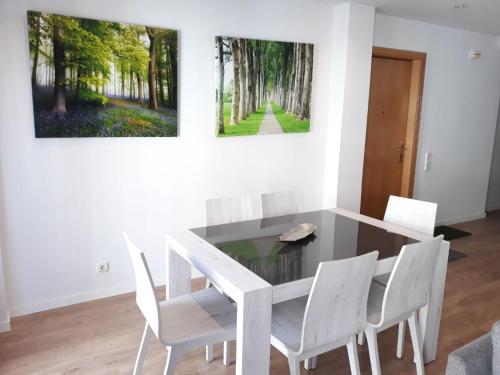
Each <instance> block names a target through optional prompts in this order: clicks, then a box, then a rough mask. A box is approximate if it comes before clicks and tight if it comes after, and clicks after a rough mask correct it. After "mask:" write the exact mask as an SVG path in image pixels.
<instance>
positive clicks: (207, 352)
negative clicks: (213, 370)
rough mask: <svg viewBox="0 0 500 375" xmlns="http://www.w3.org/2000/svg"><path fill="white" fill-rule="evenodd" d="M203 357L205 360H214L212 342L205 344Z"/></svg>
mask: <svg viewBox="0 0 500 375" xmlns="http://www.w3.org/2000/svg"><path fill="white" fill-rule="evenodd" d="M205 359H206V360H207V362H212V361H213V360H214V346H213V345H212V344H210V345H207V346H205Z"/></svg>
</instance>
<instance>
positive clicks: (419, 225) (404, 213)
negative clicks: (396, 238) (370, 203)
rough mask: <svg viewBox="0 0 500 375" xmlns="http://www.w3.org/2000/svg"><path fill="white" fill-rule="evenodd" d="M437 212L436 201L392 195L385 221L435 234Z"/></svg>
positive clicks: (386, 210) (431, 234) (430, 234)
mask: <svg viewBox="0 0 500 375" xmlns="http://www.w3.org/2000/svg"><path fill="white" fill-rule="evenodd" d="M436 213H437V204H436V203H431V202H425V201H419V200H416V199H410V198H403V197H396V196H394V195H391V196H390V197H389V202H388V203H387V207H386V209H385V215H384V221H386V222H388V223H391V224H396V225H399V226H401V227H406V228H410V229H412V230H415V231H417V232H421V233H425V234H428V235H429V236H433V235H434V227H435V225H436Z"/></svg>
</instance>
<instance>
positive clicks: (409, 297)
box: [379, 235, 443, 324]
mask: <svg viewBox="0 0 500 375" xmlns="http://www.w3.org/2000/svg"><path fill="white" fill-rule="evenodd" d="M442 241H443V235H440V236H439V237H435V238H433V239H432V240H429V241H423V242H418V243H414V244H411V245H405V246H403V248H402V249H401V252H400V253H399V256H398V258H397V259H396V263H395V265H394V268H393V270H392V272H391V276H390V277H389V282H388V283H387V286H386V288H385V294H384V299H383V302H382V311H381V318H380V319H381V320H380V323H379V324H384V323H388V322H394V321H400V320H401V319H404V318H405V316H407V315H408V314H409V313H411V312H413V311H415V310H418V309H419V308H421V307H423V306H425V305H426V304H427V302H428V295H429V289H430V285H431V281H432V276H433V273H434V268H435V264H436V261H437V258H438V255H439V251H440V249H441V243H442Z"/></svg>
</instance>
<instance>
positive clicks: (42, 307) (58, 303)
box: [0, 268, 203, 332]
mask: <svg viewBox="0 0 500 375" xmlns="http://www.w3.org/2000/svg"><path fill="white" fill-rule="evenodd" d="M201 276H203V275H202V274H201V273H200V272H199V271H198V270H196V269H194V268H193V270H192V272H191V278H193V279H194V278H197V277H201ZM153 282H154V283H155V285H156V286H161V285H165V278H164V276H162V277H155V278H154V280H153ZM133 291H135V283H128V284H122V285H116V286H112V287H108V288H102V289H97V290H89V291H86V292H82V293H77V294H71V295H67V296H61V297H56V298H51V299H48V300H45V301H40V302H35V303H30V304H25V305H20V306H12V307H11V308H10V316H11V317H17V316H23V315H28V314H33V313H36V312H41V311H46V310H52V309H57V308H59V307H65V306H70V305H75V304H77V303H83V302H89V301H94V300H97V299H102V298H108V297H113V296H117V295H120V294H125V293H130V292H133ZM0 324H1V322H0ZM0 332H1V331H0Z"/></svg>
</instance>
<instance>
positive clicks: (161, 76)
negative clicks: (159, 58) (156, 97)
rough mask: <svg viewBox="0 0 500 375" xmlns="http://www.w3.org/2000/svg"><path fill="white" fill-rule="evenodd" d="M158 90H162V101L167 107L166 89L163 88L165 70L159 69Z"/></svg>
mask: <svg viewBox="0 0 500 375" xmlns="http://www.w3.org/2000/svg"><path fill="white" fill-rule="evenodd" d="M158 88H159V89H160V90H159V91H160V101H161V104H162V105H165V88H164V87H163V70H162V69H158Z"/></svg>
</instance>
